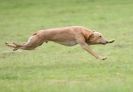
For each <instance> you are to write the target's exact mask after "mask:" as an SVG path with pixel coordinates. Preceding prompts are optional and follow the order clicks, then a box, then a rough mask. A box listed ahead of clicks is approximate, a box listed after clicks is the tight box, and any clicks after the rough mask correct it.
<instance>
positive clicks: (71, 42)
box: [56, 41, 77, 46]
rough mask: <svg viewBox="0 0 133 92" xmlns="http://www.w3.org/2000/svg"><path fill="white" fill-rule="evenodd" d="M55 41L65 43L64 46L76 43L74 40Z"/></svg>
mask: <svg viewBox="0 0 133 92" xmlns="http://www.w3.org/2000/svg"><path fill="white" fill-rule="evenodd" d="M56 43H59V44H62V45H66V46H73V45H76V44H77V42H76V41H58V42H57V41H56Z"/></svg>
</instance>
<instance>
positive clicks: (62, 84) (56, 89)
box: [0, 0, 133, 92]
mask: <svg viewBox="0 0 133 92" xmlns="http://www.w3.org/2000/svg"><path fill="white" fill-rule="evenodd" d="M132 24H133V1H132V0H21V1H20V0H1V1H0V38H1V39H0V92H132V91H133V60H132V56H133V30H132V29H133V26H132ZM71 25H80V26H85V27H88V28H91V29H95V30H97V31H99V32H101V33H103V34H104V35H105V36H106V37H107V38H108V39H115V40H116V42H115V43H113V44H110V45H106V46H100V45H99V46H94V47H93V49H94V50H95V51H96V52H98V53H100V54H102V55H105V56H107V57H108V59H107V60H105V61H100V60H96V59H95V58H94V57H92V56H91V55H90V54H88V53H87V52H85V51H84V50H82V49H81V48H80V46H78V45H77V46H74V47H65V46H62V45H59V44H55V43H52V42H49V43H48V44H44V45H42V46H41V47H39V48H37V49H36V50H34V51H21V50H20V51H16V52H12V50H11V49H10V48H8V47H6V46H5V44H4V43H5V42H10V41H11V42H12V41H15V42H18V43H21V42H24V41H26V40H27V38H28V37H29V36H30V35H31V34H32V33H33V32H35V31H37V30H39V29H44V28H51V27H62V26H71Z"/></svg>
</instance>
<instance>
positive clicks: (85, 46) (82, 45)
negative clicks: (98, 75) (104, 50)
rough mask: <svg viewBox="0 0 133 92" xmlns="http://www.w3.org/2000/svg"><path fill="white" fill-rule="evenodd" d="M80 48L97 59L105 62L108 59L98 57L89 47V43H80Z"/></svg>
mask: <svg viewBox="0 0 133 92" xmlns="http://www.w3.org/2000/svg"><path fill="white" fill-rule="evenodd" d="M79 44H80V46H81V47H82V48H83V49H84V50H86V51H87V52H89V53H90V54H91V55H93V56H94V57H95V58H96V59H100V60H105V59H107V58H106V57H102V56H100V55H98V54H97V53H96V52H94V51H93V50H92V49H91V48H90V47H89V46H88V44H87V43H85V42H82V43H79Z"/></svg>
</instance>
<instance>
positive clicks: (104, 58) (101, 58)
mask: <svg viewBox="0 0 133 92" xmlns="http://www.w3.org/2000/svg"><path fill="white" fill-rule="evenodd" d="M97 59H99V60H106V59H107V57H103V56H99V57H98V58H97Z"/></svg>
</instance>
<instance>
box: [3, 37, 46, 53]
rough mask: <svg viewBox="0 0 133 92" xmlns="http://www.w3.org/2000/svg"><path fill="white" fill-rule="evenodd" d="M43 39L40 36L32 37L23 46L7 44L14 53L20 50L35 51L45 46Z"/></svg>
mask: <svg viewBox="0 0 133 92" xmlns="http://www.w3.org/2000/svg"><path fill="white" fill-rule="evenodd" d="M43 42H44V41H43V39H40V38H39V37H38V35H32V36H31V37H30V38H29V39H28V41H27V42H26V43H24V44H22V45H20V44H16V43H12V44H9V43H6V45H7V46H9V47H12V48H13V51H16V50H18V49H23V50H33V49H35V48H36V47H38V46H40V45H42V44H43Z"/></svg>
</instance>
